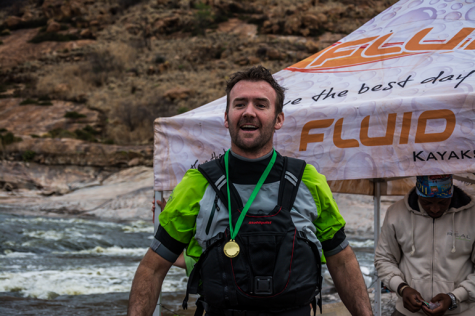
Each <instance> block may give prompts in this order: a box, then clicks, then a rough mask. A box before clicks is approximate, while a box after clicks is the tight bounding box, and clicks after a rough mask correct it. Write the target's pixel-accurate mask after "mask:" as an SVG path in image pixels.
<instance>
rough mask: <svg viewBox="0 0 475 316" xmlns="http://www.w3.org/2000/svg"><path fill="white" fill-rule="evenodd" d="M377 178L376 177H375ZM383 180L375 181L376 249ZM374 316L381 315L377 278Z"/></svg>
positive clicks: (379, 283) (379, 287)
mask: <svg viewBox="0 0 475 316" xmlns="http://www.w3.org/2000/svg"><path fill="white" fill-rule="evenodd" d="M375 180H376V179H375ZM380 211H381V182H379V181H377V180H376V181H375V183H374V251H375V252H376V245H377V244H378V240H379V234H380V232H381V212H380ZM373 312H374V316H381V280H380V279H379V277H377V278H376V284H375V287H374V310H373Z"/></svg>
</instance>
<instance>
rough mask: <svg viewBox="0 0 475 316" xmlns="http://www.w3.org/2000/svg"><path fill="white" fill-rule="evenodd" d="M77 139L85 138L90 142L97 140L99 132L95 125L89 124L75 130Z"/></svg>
mask: <svg viewBox="0 0 475 316" xmlns="http://www.w3.org/2000/svg"><path fill="white" fill-rule="evenodd" d="M74 133H75V134H76V138H77V139H81V140H85V141H88V142H97V139H96V135H97V134H99V132H98V131H96V130H95V129H94V128H93V127H91V126H90V125H87V126H86V127H84V128H83V129H77V130H75V131H74Z"/></svg>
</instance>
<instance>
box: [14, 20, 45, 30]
mask: <svg viewBox="0 0 475 316" xmlns="http://www.w3.org/2000/svg"><path fill="white" fill-rule="evenodd" d="M47 22H48V20H47V19H37V20H27V21H21V22H20V23H18V24H17V25H15V26H12V27H11V29H12V30H19V29H34V28H37V27H40V26H44V25H46V23H47ZM45 31H46V27H45Z"/></svg>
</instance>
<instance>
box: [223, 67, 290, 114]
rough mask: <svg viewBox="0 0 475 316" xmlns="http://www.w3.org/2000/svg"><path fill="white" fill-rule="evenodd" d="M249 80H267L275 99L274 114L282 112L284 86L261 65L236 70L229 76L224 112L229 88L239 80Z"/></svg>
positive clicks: (227, 101)
mask: <svg viewBox="0 0 475 316" xmlns="http://www.w3.org/2000/svg"><path fill="white" fill-rule="evenodd" d="M242 80H245V81H251V82H257V81H265V82H267V83H268V84H269V85H270V86H271V87H272V89H274V91H275V95H276V99H275V110H276V111H275V115H276V116H277V115H278V114H279V113H281V112H282V108H283V107H284V98H285V95H284V94H285V88H284V87H282V86H280V85H279V84H278V83H277V81H275V79H274V77H272V74H271V73H270V71H269V70H267V69H266V68H264V67H262V66H255V67H252V68H249V69H247V70H245V71H238V72H236V73H234V74H232V75H231V78H230V79H229V81H228V82H227V83H226V96H227V100H226V113H228V111H229V103H230V97H229V95H230V93H231V90H232V89H233V88H234V86H235V85H236V83H238V82H239V81H242Z"/></svg>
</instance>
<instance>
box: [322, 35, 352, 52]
mask: <svg viewBox="0 0 475 316" xmlns="http://www.w3.org/2000/svg"><path fill="white" fill-rule="evenodd" d="M345 36H346V35H345V34H338V33H330V32H326V33H325V34H323V35H322V36H320V38H319V42H320V45H319V48H320V50H321V49H325V48H327V47H328V46H330V45H333V44H335V43H336V42H338V41H339V40H340V39H342V38H343V37H345Z"/></svg>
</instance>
